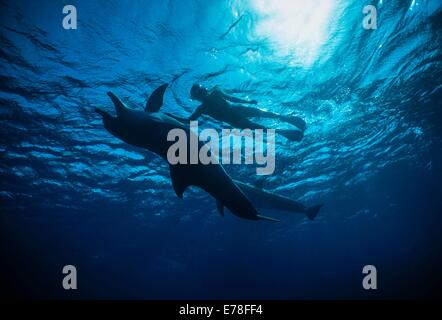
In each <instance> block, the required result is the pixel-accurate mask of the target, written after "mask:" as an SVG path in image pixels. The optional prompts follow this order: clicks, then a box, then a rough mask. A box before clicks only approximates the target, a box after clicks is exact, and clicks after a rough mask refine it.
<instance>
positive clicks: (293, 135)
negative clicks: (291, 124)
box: [276, 130, 304, 142]
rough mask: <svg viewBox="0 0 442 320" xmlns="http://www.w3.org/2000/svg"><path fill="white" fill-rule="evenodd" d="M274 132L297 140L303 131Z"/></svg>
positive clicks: (300, 137) (302, 134)
mask: <svg viewBox="0 0 442 320" xmlns="http://www.w3.org/2000/svg"><path fill="white" fill-rule="evenodd" d="M276 132H277V133H279V134H280V135H283V136H284V137H286V138H287V139H289V140H292V141H298V142H299V141H301V140H302V138H303V137H304V133H303V132H302V131H299V130H276Z"/></svg>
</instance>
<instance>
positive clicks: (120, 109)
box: [107, 91, 126, 117]
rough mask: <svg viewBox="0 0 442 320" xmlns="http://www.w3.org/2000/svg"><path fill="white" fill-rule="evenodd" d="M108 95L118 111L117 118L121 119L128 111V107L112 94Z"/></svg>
mask: <svg viewBox="0 0 442 320" xmlns="http://www.w3.org/2000/svg"><path fill="white" fill-rule="evenodd" d="M107 95H108V96H109V97H110V98H111V100H112V102H113V103H114V106H115V110H116V111H117V116H118V117H121V116H122V115H123V113H124V110H126V106H125V105H124V103H123V102H121V100H120V99H119V98H118V97H117V96H116V95H115V94H113V93H112V92H110V91H109V92H108V93H107Z"/></svg>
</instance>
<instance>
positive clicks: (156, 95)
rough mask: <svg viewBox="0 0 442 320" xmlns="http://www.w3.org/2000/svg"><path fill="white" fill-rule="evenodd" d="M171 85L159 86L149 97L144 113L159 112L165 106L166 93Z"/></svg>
mask: <svg viewBox="0 0 442 320" xmlns="http://www.w3.org/2000/svg"><path fill="white" fill-rule="evenodd" d="M168 85H169V84H168V83H165V84H163V85H162V86H159V87H158V88H156V89H155V90H154V92H152V94H151V95H150V97H149V100H147V103H146V108H145V109H144V111H146V112H158V111H159V110H160V108H161V106H162V105H163V98H164V92H165V91H166V89H167V86H168Z"/></svg>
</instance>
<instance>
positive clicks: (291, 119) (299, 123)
mask: <svg viewBox="0 0 442 320" xmlns="http://www.w3.org/2000/svg"><path fill="white" fill-rule="evenodd" d="M234 108H235V109H236V110H237V111H238V112H240V113H241V115H242V116H244V117H247V118H251V117H257V118H269V119H279V120H282V121H284V122H287V123H290V124H291V125H294V126H295V127H297V128H299V130H301V131H305V129H306V128H307V125H306V123H305V121H304V120H302V119H301V118H300V117H296V116H282V115H279V114H276V113H273V112H270V111H264V110H260V109H257V108H250V107H244V106H235V107H234Z"/></svg>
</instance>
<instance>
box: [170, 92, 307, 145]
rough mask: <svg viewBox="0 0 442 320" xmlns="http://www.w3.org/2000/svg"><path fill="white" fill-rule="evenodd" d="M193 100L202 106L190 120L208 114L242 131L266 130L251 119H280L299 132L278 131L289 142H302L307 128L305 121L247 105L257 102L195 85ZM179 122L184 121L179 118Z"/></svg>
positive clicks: (192, 93) (192, 94)
mask: <svg viewBox="0 0 442 320" xmlns="http://www.w3.org/2000/svg"><path fill="white" fill-rule="evenodd" d="M190 94H191V98H192V99H194V100H197V101H200V102H201V105H200V106H199V107H198V108H197V109H196V110H195V111H194V112H193V114H192V115H191V116H190V118H189V119H186V121H189V120H196V119H198V117H200V116H201V115H202V114H206V115H208V116H210V117H212V118H214V119H216V120H218V121H222V122H226V123H228V124H230V125H231V126H232V127H235V128H240V129H266V127H264V126H263V125H260V124H257V123H254V122H252V121H250V120H249V118H255V117H256V118H269V119H278V120H281V121H284V122H287V123H289V124H291V125H294V126H296V127H297V128H298V129H299V130H277V133H279V134H281V135H283V136H284V137H286V138H287V139H289V140H294V141H300V140H301V139H302V137H303V135H304V130H305V128H306V124H305V121H304V120H302V119H301V118H299V117H295V116H283V115H279V114H276V113H273V112H269V111H264V110H260V109H258V108H253V107H248V106H245V104H253V105H256V104H257V103H258V102H257V101H256V100H251V101H249V100H243V99H239V98H236V97H232V96H229V95H227V94H225V93H223V92H222V91H220V90H218V89H214V90H211V91H209V90H207V89H206V88H204V87H203V86H201V85H198V84H195V85H193V86H192V89H191V90H190ZM179 120H182V121H183V120H184V119H182V118H179Z"/></svg>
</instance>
